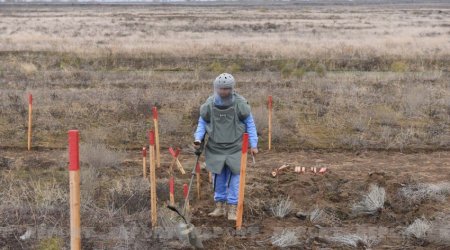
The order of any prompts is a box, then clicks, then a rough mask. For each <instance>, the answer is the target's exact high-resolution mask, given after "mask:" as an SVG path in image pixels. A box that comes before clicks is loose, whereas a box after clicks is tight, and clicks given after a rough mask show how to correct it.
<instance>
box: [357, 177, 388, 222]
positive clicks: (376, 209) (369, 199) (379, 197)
mask: <svg viewBox="0 0 450 250" xmlns="http://www.w3.org/2000/svg"><path fill="white" fill-rule="evenodd" d="M385 199H386V191H385V189H384V188H383V187H379V186H378V185H375V184H372V185H370V187H369V193H367V194H366V195H364V197H363V199H362V200H361V201H359V202H358V203H356V204H354V205H353V207H352V212H353V214H355V215H364V214H370V215H374V214H378V213H380V212H381V211H382V209H383V208H384V201H385Z"/></svg>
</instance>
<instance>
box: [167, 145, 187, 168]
mask: <svg viewBox="0 0 450 250" xmlns="http://www.w3.org/2000/svg"><path fill="white" fill-rule="evenodd" d="M180 151H181V150H180V149H179V148H177V151H174V150H173V148H172V147H169V152H170V154H171V155H172V157H173V160H172V162H171V163H170V166H169V170H170V171H171V173H173V172H172V166H173V164H176V165H177V167H178V169H179V170H180V172H181V174H186V171H185V170H184V168H183V165H181V162H180V160H179V159H178V156H179V155H180Z"/></svg>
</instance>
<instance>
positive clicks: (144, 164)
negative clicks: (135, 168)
mask: <svg viewBox="0 0 450 250" xmlns="http://www.w3.org/2000/svg"><path fill="white" fill-rule="evenodd" d="M146 159H147V148H146V147H143V148H142V176H144V178H147V162H146Z"/></svg>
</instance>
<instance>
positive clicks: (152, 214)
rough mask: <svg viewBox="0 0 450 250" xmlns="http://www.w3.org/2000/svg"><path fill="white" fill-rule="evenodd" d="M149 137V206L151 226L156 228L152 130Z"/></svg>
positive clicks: (154, 161) (153, 138)
mask: <svg viewBox="0 0 450 250" xmlns="http://www.w3.org/2000/svg"><path fill="white" fill-rule="evenodd" d="M149 137H150V150H149V151H150V208H151V220H152V228H156V226H157V222H158V217H157V213H156V206H157V204H156V167H155V164H156V156H155V132H154V131H153V130H151V131H150V133H149Z"/></svg>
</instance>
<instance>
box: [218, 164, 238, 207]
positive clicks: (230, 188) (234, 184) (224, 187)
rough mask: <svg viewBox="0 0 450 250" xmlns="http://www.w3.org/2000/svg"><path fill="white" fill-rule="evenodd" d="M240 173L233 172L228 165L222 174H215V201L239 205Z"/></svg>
mask: <svg viewBox="0 0 450 250" xmlns="http://www.w3.org/2000/svg"><path fill="white" fill-rule="evenodd" d="M239 177H240V174H232V173H231V171H230V169H229V168H228V166H226V165H225V167H224V168H223V169H222V172H221V173H220V174H214V181H213V185H214V201H215V202H219V201H220V202H226V203H227V204H229V205H237V203H238V195H239Z"/></svg>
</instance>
